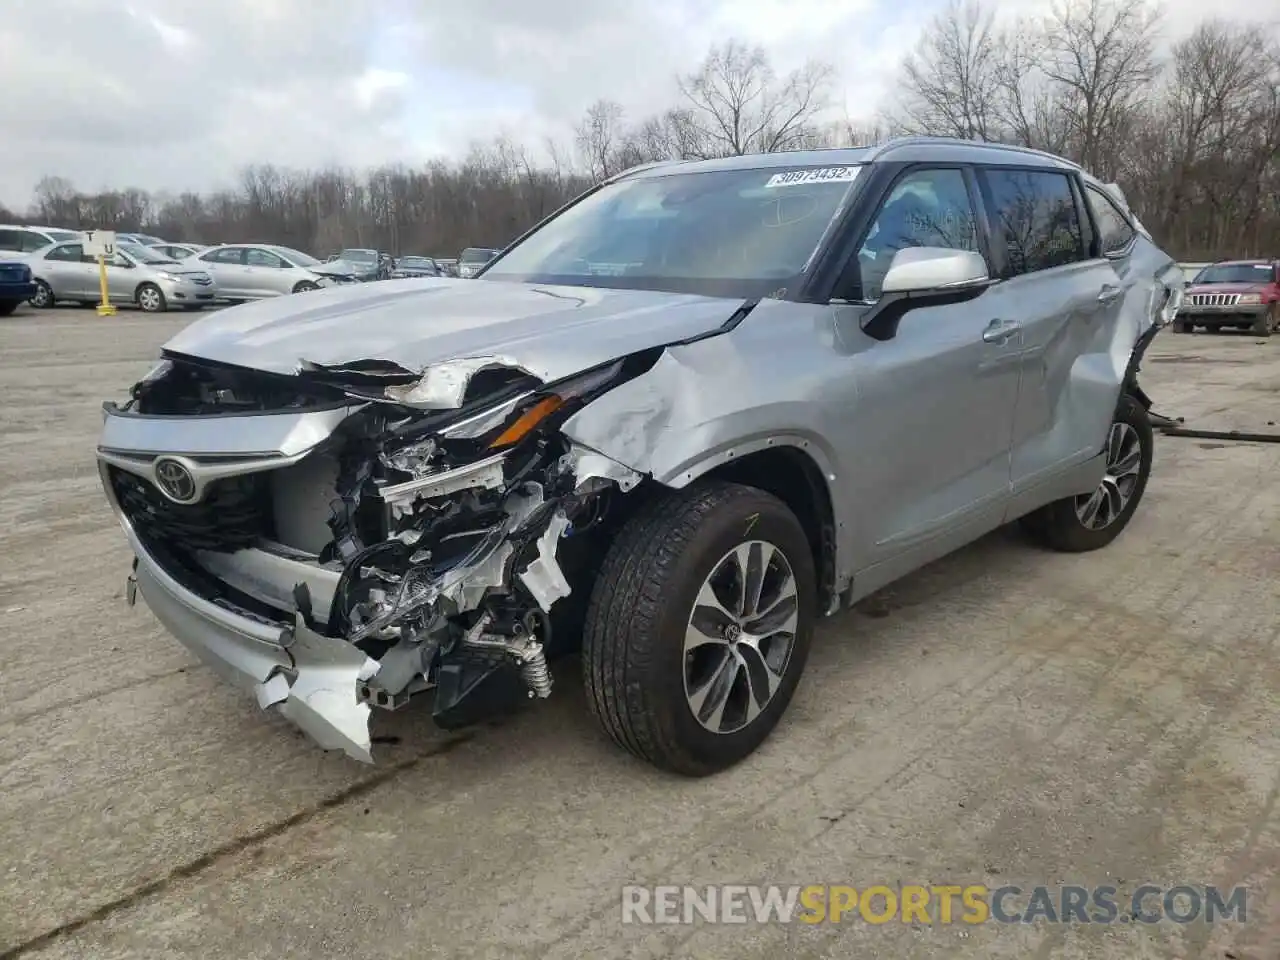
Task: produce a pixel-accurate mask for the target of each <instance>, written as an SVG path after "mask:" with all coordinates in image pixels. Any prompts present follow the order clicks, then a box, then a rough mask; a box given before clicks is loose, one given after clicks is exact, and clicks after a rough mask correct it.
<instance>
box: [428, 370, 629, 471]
mask: <svg viewBox="0 0 1280 960" xmlns="http://www.w3.org/2000/svg"><path fill="white" fill-rule="evenodd" d="M623 366H624V364H623V361H621V360H615V361H614V362H613V363H610V364H609V365H607V366H604V367H597V368H595V369H594V370H588V371H587V372H586V373H582V374H578V375H576V376H573V377H570V378H568V379H566V380H562V381H560V382H559V383H554V384H551V385H549V386H548V387H546V388H545V389H543V390H538V391H533V392H529V393H526V394H523V395H521V396H519V397H515V398H513V399H510V400H507V401H505V402H503V403H501V404H498V405H496V406H494V407H492V408H490V409H488V410H484V411H482V412H480V413H477V414H475V415H473V416H471V417H468V418H467V419H466V420H463V421H461V422H459V423H455V424H453V425H451V426H449V427H446V428H445V429H444V430H442V431H441V434H442V435H443V436H445V437H447V438H450V439H454V438H457V439H466V440H481V441H483V443H484V446H485V447H486V448H487V449H489V450H504V449H506V448H508V447H512V446H515V445H516V444H517V443H519V442H520V441H521V440H523V439H524V438H525V437H527V436H528V435H529V434H531V433H533V432H534V430H536V429H537V428H538V427H540V426H542V425H544V424H545V423H546V422H547V421H548V419H552V418H553V415H554V414H557V413H559V414H562V415H563V414H564V413H567V412H568V411H569V410H570V409H572V408H573V407H576V406H577V401H581V400H585V399H589V398H591V397H592V396H593V395H595V394H596V393H597V392H598V391H600V390H601V389H603V388H605V387H608V386H610V385H611V384H612V383H613V382H614V380H616V379H617V377H618V375H619V374H621V373H622V370H623ZM554 419H556V420H559V419H561V417H554Z"/></svg>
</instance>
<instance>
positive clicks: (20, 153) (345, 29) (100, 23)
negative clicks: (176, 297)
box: [0, 0, 1270, 206]
mask: <svg viewBox="0 0 1280 960" xmlns="http://www.w3.org/2000/svg"><path fill="white" fill-rule="evenodd" d="M1046 2H1048V0H1002V2H1001V4H1000V5H1001V8H1002V10H1005V11H1008V10H1010V9H1013V8H1028V7H1031V6H1033V5H1036V4H1041V3H1046ZM0 5H2V6H3V12H4V16H3V17H0V91H2V95H0V203H8V204H11V205H18V206H21V205H23V204H25V203H26V202H27V201H28V200H29V199H30V196H31V191H32V188H33V187H34V185H35V183H36V181H38V180H39V179H40V177H42V176H44V175H46V174H55V175H59V176H63V177H66V178H68V179H70V180H71V181H72V182H73V183H75V184H76V185H77V186H78V187H80V188H81V189H84V190H93V189H98V188H101V187H104V186H110V187H123V186H139V187H144V188H147V189H150V190H153V191H155V190H170V191H178V190H184V189H195V190H206V189H210V188H212V187H216V186H219V185H225V184H227V183H228V182H230V181H231V180H232V179H233V178H234V175H235V171H236V170H237V169H238V168H240V167H242V166H243V165H245V164H248V163H254V162H271V163H276V164H282V165H287V166H299V167H317V166H324V165H328V164H330V163H340V164H344V165H352V166H365V165H376V164H379V163H385V162H398V161H406V162H412V161H414V160H417V159H421V158H423V157H429V156H438V155H459V154H461V153H464V152H465V151H466V149H467V147H468V145H469V143H471V142H472V141H474V140H490V139H491V138H492V137H493V136H494V135H496V134H498V133H506V134H509V135H511V136H512V137H514V138H516V139H518V140H522V141H524V142H527V143H530V144H541V143H543V142H544V141H545V140H546V138H547V137H553V138H555V139H557V140H559V141H561V142H562V143H564V144H565V145H566V146H567V145H568V144H569V142H570V140H571V138H572V129H573V124H574V123H575V122H576V120H577V119H578V118H579V117H580V116H581V115H582V113H583V111H584V110H585V109H586V107H587V106H588V105H589V104H590V103H591V102H593V101H594V100H596V99H599V98H601V97H604V98H608V99H612V100H617V101H618V102H620V103H622V104H623V105H624V106H625V107H626V109H627V110H628V112H629V114H630V115H631V116H633V117H639V116H642V115H643V114H645V113H647V112H650V111H653V110H657V109H661V108H663V107H665V106H668V105H670V104H671V103H673V102H674V101H675V98H676V91H675V89H674V81H673V77H674V75H675V74H676V73H677V72H680V71H687V70H689V69H690V68H692V67H693V66H695V65H696V64H697V62H698V61H699V60H700V59H701V57H702V56H703V55H704V54H705V53H706V50H707V48H708V46H709V45H710V44H711V43H713V42H720V41H723V40H724V39H726V38H728V37H730V36H733V37H738V38H740V39H743V40H746V41H748V42H753V43H754V42H758V43H761V44H763V45H764V46H765V47H766V49H767V50H768V52H769V54H770V56H771V57H772V59H773V62H774V64H775V66H776V67H777V68H778V69H779V71H780V72H781V71H785V70H787V69H790V68H792V67H795V66H798V65H799V64H800V63H802V62H803V61H804V60H805V59H806V58H809V57H813V58H817V59H821V60H826V61H828V62H830V63H833V64H834V65H835V66H836V67H837V68H838V70H839V71H840V90H839V96H838V99H841V100H843V101H844V103H845V104H847V109H848V112H849V113H850V114H851V115H853V116H855V117H859V116H863V117H865V116H869V115H871V114H872V113H874V110H875V108H876V106H877V105H878V104H879V103H880V102H882V100H883V98H884V96H885V94H886V90H887V88H888V86H889V84H890V82H891V80H892V73H893V67H894V65H895V64H896V63H897V62H898V60H899V58H900V57H901V56H902V54H903V52H904V51H906V50H907V49H909V48H910V47H911V46H912V45H913V44H914V42H915V40H916V39H917V37H918V34H919V29H920V26H921V25H922V24H923V23H924V22H925V21H926V20H927V19H928V17H929V16H930V15H931V14H932V13H934V12H935V11H936V10H938V9H939V8H941V7H943V6H944V5H945V0H0ZM1269 6H1270V5H1269V4H1267V3H1261V2H1259V0H1218V2H1216V3H1215V4H1214V5H1213V9H1214V11H1215V12H1217V13H1218V14H1219V15H1221V16H1233V15H1234V16H1240V17H1256V16H1258V14H1259V11H1260V10H1262V9H1264V8H1268V7H1269ZM1197 8H1201V5H1200V3H1199V2H1198V0H1169V2H1167V3H1166V11H1167V22H1166V33H1167V34H1176V33H1177V32H1180V31H1181V30H1184V29H1186V28H1187V27H1188V26H1189V25H1190V24H1192V23H1194V22H1195V20H1196V19H1197V14H1196V13H1195V12H1194V11H1195V10H1196V9H1197Z"/></svg>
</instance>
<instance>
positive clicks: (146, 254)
mask: <svg viewBox="0 0 1280 960" xmlns="http://www.w3.org/2000/svg"><path fill="white" fill-rule="evenodd" d="M116 249H117V250H120V251H122V252H123V253H127V254H128V255H129V256H131V257H133V259H135V260H137V261H138V262H139V263H177V262H178V261H177V260H175V259H173V257H168V256H165V255H164V254H163V253H161V252H160V251H159V250H153V249H151V247H144V246H143V245H142V244H140V243H131V242H130V241H128V240H118V241H116Z"/></svg>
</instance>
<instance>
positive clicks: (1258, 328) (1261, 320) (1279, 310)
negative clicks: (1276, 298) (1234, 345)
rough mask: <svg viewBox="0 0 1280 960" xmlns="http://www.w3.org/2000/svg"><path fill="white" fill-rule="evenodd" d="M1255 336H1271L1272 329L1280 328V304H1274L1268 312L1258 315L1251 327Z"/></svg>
mask: <svg viewBox="0 0 1280 960" xmlns="http://www.w3.org/2000/svg"><path fill="white" fill-rule="evenodd" d="M1250 329H1251V330H1252V331H1253V335H1254V336H1255V337H1269V336H1271V333H1272V331H1274V330H1278V329H1280V306H1277V305H1276V304H1272V305H1271V308H1270V309H1269V310H1267V312H1266V313H1264V314H1262V316H1260V317H1258V319H1257V320H1255V321H1254V322H1253V326H1252V327H1251V328H1250Z"/></svg>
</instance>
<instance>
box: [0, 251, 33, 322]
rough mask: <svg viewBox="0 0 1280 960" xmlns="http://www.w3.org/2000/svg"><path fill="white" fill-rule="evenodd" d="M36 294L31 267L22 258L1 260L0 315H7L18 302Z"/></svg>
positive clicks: (15, 308)
mask: <svg viewBox="0 0 1280 960" xmlns="http://www.w3.org/2000/svg"><path fill="white" fill-rule="evenodd" d="M35 295H36V285H35V283H34V282H32V280H31V268H30V267H29V266H27V265H26V264H25V263H23V262H21V261H20V260H0V317H7V316H9V314H11V313H13V311H15V310H17V309H18V304H20V303H22V302H23V301H24V300H29V299H31V298H32V297H34V296H35Z"/></svg>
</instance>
